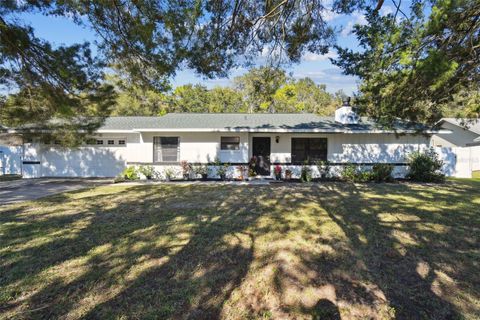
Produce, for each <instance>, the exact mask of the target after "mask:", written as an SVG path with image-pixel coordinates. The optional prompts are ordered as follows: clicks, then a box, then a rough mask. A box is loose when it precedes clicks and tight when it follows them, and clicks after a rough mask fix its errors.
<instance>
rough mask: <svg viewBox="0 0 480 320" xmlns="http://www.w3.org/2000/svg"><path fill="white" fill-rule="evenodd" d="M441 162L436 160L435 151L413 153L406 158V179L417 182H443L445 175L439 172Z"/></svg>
mask: <svg viewBox="0 0 480 320" xmlns="http://www.w3.org/2000/svg"><path fill="white" fill-rule="evenodd" d="M442 166H443V161H442V160H440V159H438V154H437V153H436V152H435V150H433V149H432V148H431V149H428V150H426V151H424V152H421V151H415V152H412V153H411V154H410V155H409V156H408V167H409V172H408V173H407V178H408V179H410V180H412V181H419V182H443V181H444V180H445V175H444V174H443V173H442V172H441V169H442Z"/></svg>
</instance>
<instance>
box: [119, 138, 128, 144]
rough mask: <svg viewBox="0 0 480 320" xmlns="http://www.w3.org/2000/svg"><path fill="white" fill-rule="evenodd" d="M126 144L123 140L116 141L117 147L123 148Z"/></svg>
mask: <svg viewBox="0 0 480 320" xmlns="http://www.w3.org/2000/svg"><path fill="white" fill-rule="evenodd" d="M126 144H127V140H125V139H118V145H119V146H124V145H126Z"/></svg>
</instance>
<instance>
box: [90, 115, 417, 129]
mask: <svg viewBox="0 0 480 320" xmlns="http://www.w3.org/2000/svg"><path fill="white" fill-rule="evenodd" d="M156 129H159V130H162V131H166V130H172V131H175V130H180V131H186V130H189V131H195V130H200V131H209V130H211V131H250V132H255V131H258V132H268V131H282V130H284V131H300V132H302V131H306V132H308V131H313V132H322V131H324V132H350V131H379V130H388V131H418V130H421V129H425V127H423V126H421V125H418V124H412V123H408V122H401V121H398V122H397V123H395V124H394V129H393V130H392V129H385V128H382V127H380V126H378V125H377V124H376V123H375V122H373V121H371V120H369V119H367V118H361V121H360V122H359V123H358V124H349V125H346V124H341V123H338V122H335V118H334V117H321V116H318V115H315V114H312V113H255V114H248V113H169V114H167V115H165V116H162V117H109V118H107V119H106V120H105V123H104V125H103V126H102V127H101V128H100V129H99V130H101V131H110V130H112V131H120V130H128V131H130V130H135V131H154V130H156Z"/></svg>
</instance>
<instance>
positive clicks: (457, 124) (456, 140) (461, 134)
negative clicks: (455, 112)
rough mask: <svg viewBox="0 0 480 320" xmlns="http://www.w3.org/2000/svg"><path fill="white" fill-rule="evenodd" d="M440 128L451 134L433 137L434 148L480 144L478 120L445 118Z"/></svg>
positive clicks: (439, 134) (440, 134) (438, 134)
mask: <svg viewBox="0 0 480 320" xmlns="http://www.w3.org/2000/svg"><path fill="white" fill-rule="evenodd" d="M438 126H439V127H440V128H442V129H444V130H448V131H449V133H437V134H434V135H433V136H432V141H431V143H432V146H435V147H442V148H454V147H467V146H472V145H479V144H480V121H479V120H478V119H456V118H443V119H441V120H440V121H439V122H438Z"/></svg>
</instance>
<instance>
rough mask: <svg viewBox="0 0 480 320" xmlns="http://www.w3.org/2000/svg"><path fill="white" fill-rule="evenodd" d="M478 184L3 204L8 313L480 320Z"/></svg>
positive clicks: (112, 189)
mask: <svg viewBox="0 0 480 320" xmlns="http://www.w3.org/2000/svg"><path fill="white" fill-rule="evenodd" d="M479 243H480V180H454V181H448V182H447V183H446V184H444V185H419V184H403V183H399V184H347V183H325V184H314V185H307V184H288V185H272V186H239V185H236V186H232V185H229V186H221V185H206V184H205V185H189V186H188V185H172V184H170V185H145V186H126V185H116V186H104V187H98V188H94V189H90V190H84V191H76V192H70V193H65V194H62V195H58V196H54V197H48V198H44V199H42V200H38V201H33V202H26V203H22V204H16V205H11V206H4V207H0V317H1V318H42V319H52V318H63V319H78V318H92V319H93V318H95V319H111V318H114V319H148V318H159V319H167V318H174V319H186V318H189V319H218V318H221V319H269V318H271V319H339V318H341V319H371V318H373V319H390V318H392V319H393V318H396V319H462V318H466V319H479V318H480V246H479Z"/></svg>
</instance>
